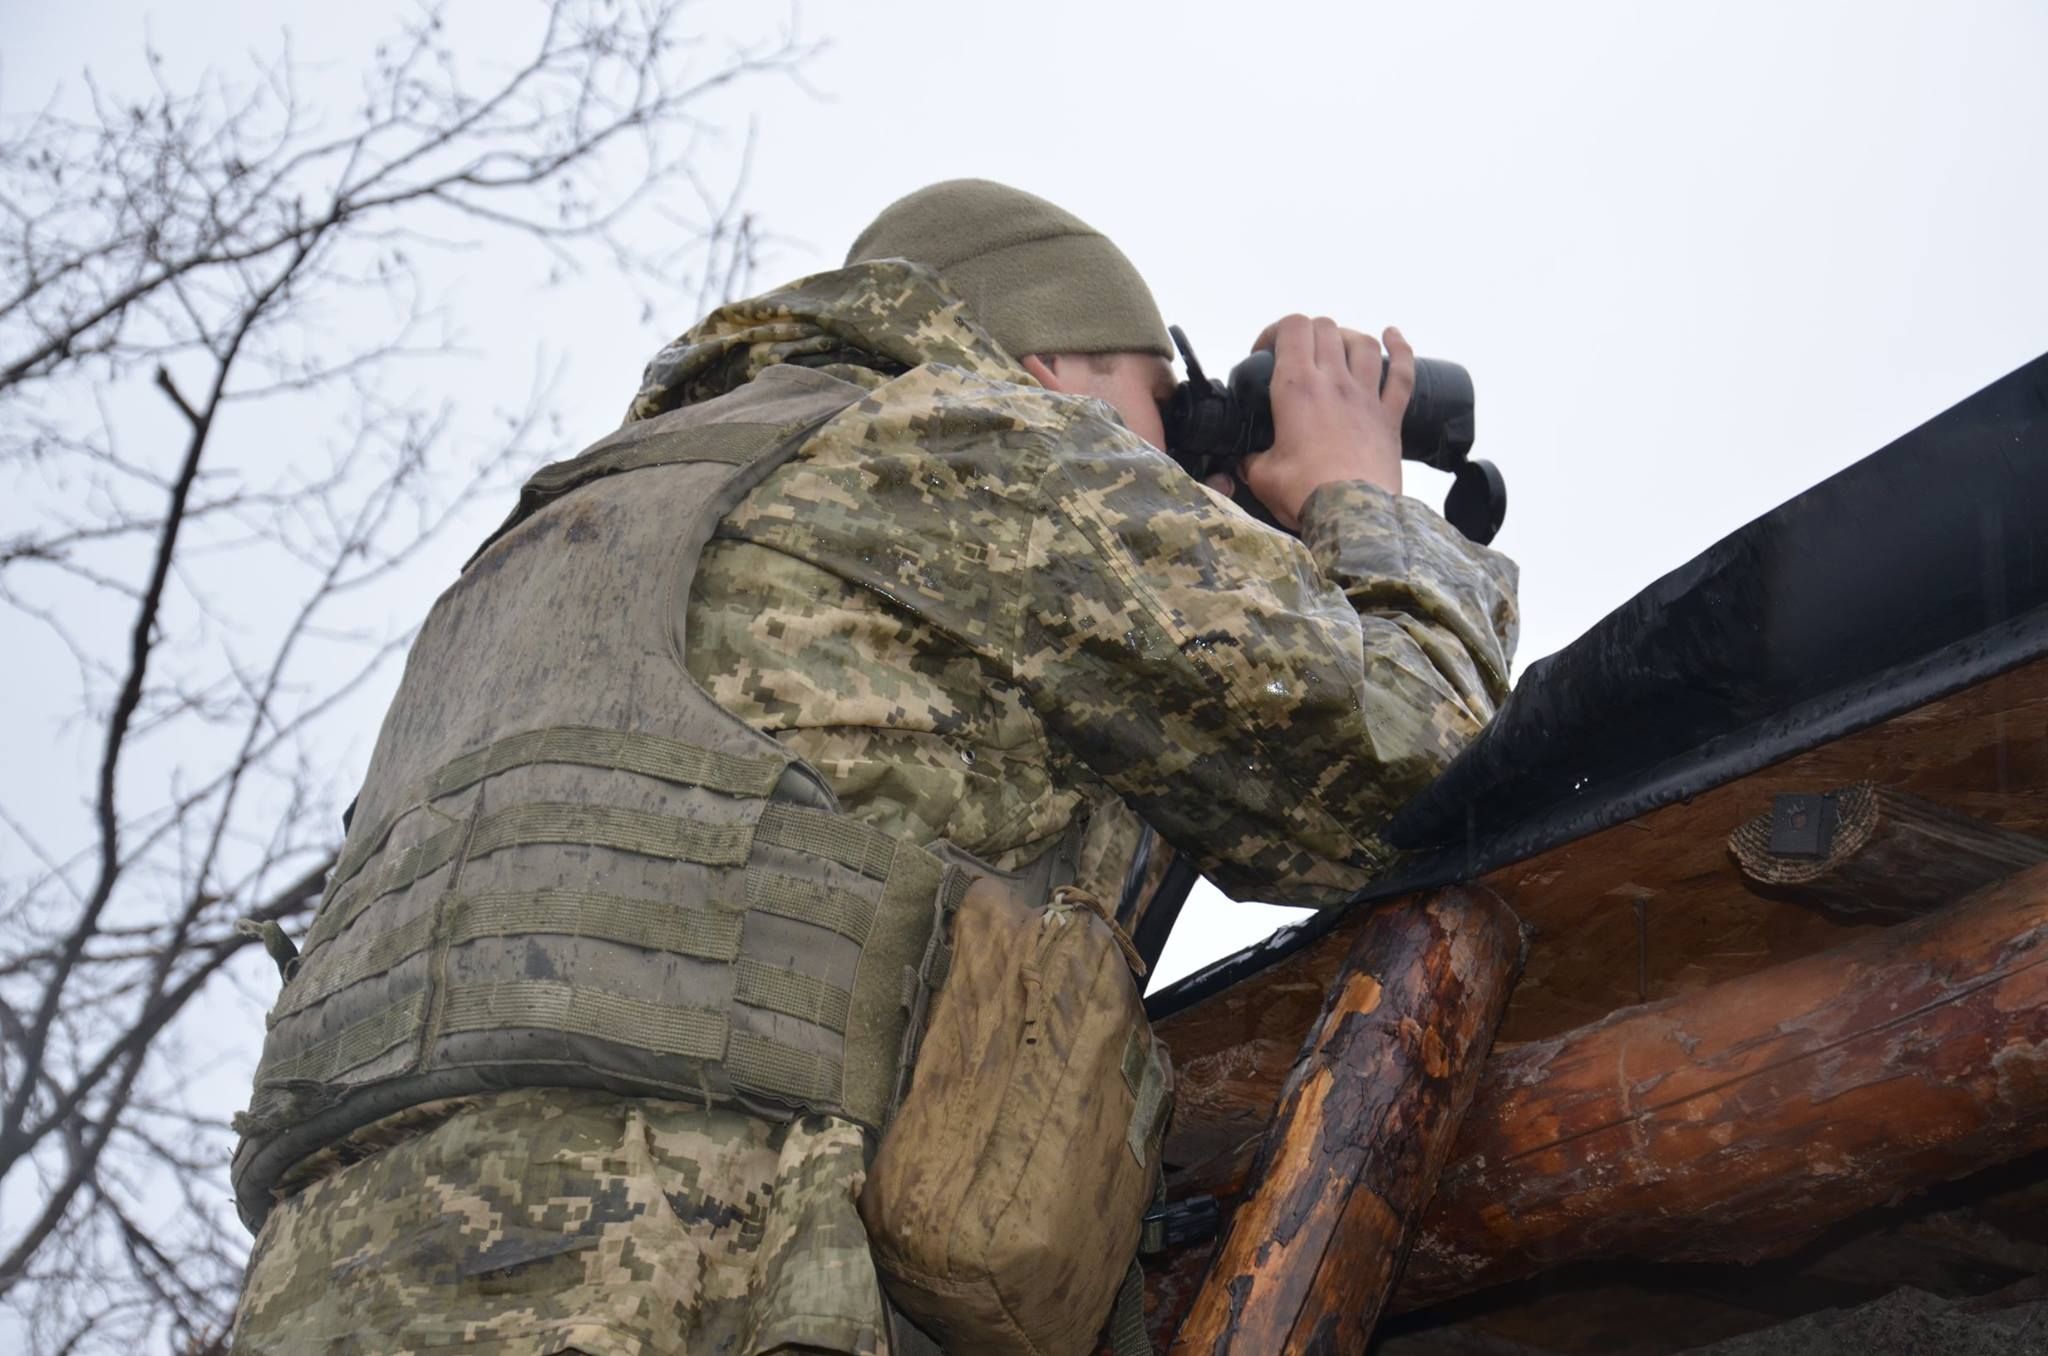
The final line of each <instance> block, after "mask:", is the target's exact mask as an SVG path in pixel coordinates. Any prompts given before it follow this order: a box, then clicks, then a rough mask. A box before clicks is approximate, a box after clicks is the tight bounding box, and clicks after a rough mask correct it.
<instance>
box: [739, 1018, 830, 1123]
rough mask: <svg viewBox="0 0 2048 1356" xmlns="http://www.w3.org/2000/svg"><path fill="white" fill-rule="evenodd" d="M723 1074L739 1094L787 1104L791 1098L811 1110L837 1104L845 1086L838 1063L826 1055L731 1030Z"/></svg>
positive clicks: (749, 1033)
mask: <svg viewBox="0 0 2048 1356" xmlns="http://www.w3.org/2000/svg"><path fill="white" fill-rule="evenodd" d="M725 1074H726V1077H727V1078H730V1079H731V1080H732V1085H733V1087H735V1088H737V1089H738V1090H739V1091H741V1092H749V1093H754V1094H756V1095H757V1096H762V1097H771V1098H774V1099H775V1100H777V1101H781V1102H787V1101H789V1100H790V1099H792V1098H794V1099H796V1100H798V1101H801V1102H803V1103H806V1104H807V1105H809V1106H813V1107H832V1106H836V1105H838V1104H839V1103H840V1100H841V1093H840V1089H841V1088H842V1086H843V1085H844V1083H845V1070H844V1067H843V1066H842V1065H841V1063H840V1062H839V1061H838V1060H836V1059H833V1058H831V1057H830V1056H829V1055H822V1054H818V1053H816V1052H815V1051H810V1050H799V1049H797V1048H796V1047H795V1046H793V1045H784V1044H783V1043H782V1042H780V1041H772V1040H769V1039H768V1038H767V1037H765V1036H756V1035H755V1034H753V1033H752V1032H750V1031H735V1032H733V1033H732V1039H731V1040H730V1041H728V1042H727V1043H726V1051H725Z"/></svg>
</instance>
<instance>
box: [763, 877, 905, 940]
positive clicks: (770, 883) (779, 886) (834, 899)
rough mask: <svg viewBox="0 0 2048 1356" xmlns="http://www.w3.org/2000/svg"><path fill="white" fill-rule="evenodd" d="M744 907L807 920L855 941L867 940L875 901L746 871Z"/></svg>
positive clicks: (801, 921) (801, 881)
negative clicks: (745, 901) (745, 903)
mask: <svg viewBox="0 0 2048 1356" xmlns="http://www.w3.org/2000/svg"><path fill="white" fill-rule="evenodd" d="M747 908H748V910H749V911H751V912H755V913H768V914H774V915H775V916H776V917H777V918H793V919H795V920H796V921H797V922H799V923H810V924H813V925H814V926H817V927H821V928H824V929H825V930H826V931H828V932H836V933H838V934H839V935H840V936H842V937H844V938H846V939H847V940H848V941H850V942H854V943H856V944H858V943H862V942H865V941H867V939H868V932H869V931H870V930H871V929H872V928H873V927H874V926H875V909H876V904H875V901H873V900H871V899H864V898H862V897H861V896H860V895H857V894H855V893H853V892H852V891H851V890H835V889H833V888H832V887H831V886H829V885H815V884H813V883H812V882H810V881H807V880H800V879H798V878H797V877H795V876H783V875H777V874H776V873H774V872H772V871H749V872H748V873H747Z"/></svg>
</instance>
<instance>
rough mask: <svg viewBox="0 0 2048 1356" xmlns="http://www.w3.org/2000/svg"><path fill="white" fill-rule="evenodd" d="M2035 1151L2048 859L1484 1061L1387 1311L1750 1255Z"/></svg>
mask: <svg viewBox="0 0 2048 1356" xmlns="http://www.w3.org/2000/svg"><path fill="white" fill-rule="evenodd" d="M2042 1148H2048V866H2039V867H2034V868H2031V869H2029V870H2027V871H2026V872H2024V873H2022V874H2019V875H2016V876H2013V877H2010V878H2008V879H2007V880H2005V881H2003V882H2001V883H1999V884H1997V885H1993V886H1991V887H1989V888H1988V889H1986V890H1983V891H1981V892H1979V893H1978V894H1976V895H1974V896H1972V897H1971V898H1970V899H1969V900H1967V901H1965V902H1964V903H1962V904H1959V905H1957V906H1956V907H1954V908H1952V909H1949V910H1946V911H1944V912H1942V913H1938V914H1933V915H1930V916H1928V917H1925V918H1922V919H1918V920H1916V921H1914V922H1911V923H1906V924H1902V925H1900V926H1898V927H1895V928H1891V929H1888V930H1885V931H1882V932H1875V933H1869V934H1866V935H1865V936H1863V937H1862V938H1861V939H1859V940H1858V941H1856V942H1853V943H1851V944H1849V945H1847V946H1844V947H1842V948H1839V949H1838V950H1835V951H1832V952H1827V953H1824V954H1822V955H1818V956H1810V957H1807V958H1805V959H1802V960H1798V961H1793V962H1791V963H1789V964H1786V965H1781V966H1778V967H1776V968H1774V969H1770V970H1764V971H1759V972H1757V973H1756V974H1753V975H1748V976H1744V977H1743V978H1740V979H1735V980H1730V981H1727V982H1726V983H1723V984H1720V985H1716V986H1715V987H1713V988H1710V989H1706V990H1702V991H1700V992H1697V993H1692V994H1687V995H1684V996H1682V997H1678V998H1673V999H1670V1000H1667V1001H1664V1002H1661V1003H1655V1004H1652V1005H1650V1006H1647V1007H1641V1008H1633V1009H1625V1010H1623V1011H1621V1012H1617V1013H1615V1014H1613V1015H1612V1016H1610V1017H1608V1018H1607V1019H1605V1020H1604V1021H1601V1022H1598V1023H1595V1024H1594V1025H1592V1026H1589V1027H1584V1028H1581V1029H1580V1030H1577V1031H1573V1032H1568V1033H1566V1034H1564V1035H1562V1036H1558V1037H1553V1038H1551V1039H1549V1040H1544V1041H1535V1042H1531V1043H1529V1044H1527V1045H1522V1046H1517V1047H1514V1048H1512V1049H1508V1050H1504V1051H1502V1052H1501V1053H1499V1054H1497V1055H1495V1056H1494V1057H1493V1059H1492V1060H1490V1061H1489V1062H1488V1064H1487V1066H1486V1070H1485V1074H1484V1078H1483V1081H1482V1084H1481V1087H1480V1090H1479V1093H1478V1095H1477V1097H1476V1098H1475V1100H1474V1102H1473V1105H1472V1110H1471V1112H1470V1114H1469V1115H1468V1117H1467V1118H1466V1120H1465V1122H1464V1125H1463V1128H1462V1129H1461V1131H1460V1133H1459V1136H1458V1141H1457V1145H1456V1147H1455V1149H1454V1151H1453V1156H1452V1160H1451V1164H1450V1166H1449V1167H1448V1168H1447V1169H1446V1170H1445V1172H1444V1173H1443V1175H1442V1179H1441V1180H1440V1182H1439V1183H1438V1185H1437V1191H1436V1195H1435V1197H1434V1198H1433V1199H1432V1200H1431V1202H1430V1204H1429V1209H1428V1211H1427V1214H1426V1216H1425V1218H1424V1221H1423V1225H1422V1229H1421V1237H1420V1238H1419V1240H1418V1242H1417V1244H1416V1247H1415V1249H1414V1251H1413V1253H1412V1254H1411V1256H1410V1257H1409V1260H1408V1266H1407V1270H1406V1272H1405V1274H1404V1275H1403V1277H1402V1279H1401V1284H1400V1289H1399V1293H1398V1295H1397V1296H1396V1299H1395V1307H1396V1308H1397V1309H1412V1308H1416V1307H1418V1306H1421V1305H1426V1304H1429V1303H1433V1302H1435V1301H1438V1300H1442V1299H1447V1298H1449V1297H1451V1296H1454V1295H1458V1294H1463V1293H1466V1292H1469V1291H1473V1290H1477V1289H1481V1288H1483V1287H1486V1286H1490V1285H1495V1284H1498V1283H1500V1282H1503V1281H1508V1280H1513V1279H1516V1278H1519V1277H1523V1276H1528V1275H1532V1274H1534V1273H1536V1272H1538V1271H1542V1270H1545V1269H1547V1268H1550V1267H1553V1266H1557V1265H1560V1264H1562V1263H1565V1262H1571V1261H1582V1260H1591V1259H1598V1258H1623V1257H1625V1258H1634V1259H1638V1260H1664V1261H1696V1262H1749V1261H1756V1260H1759V1259H1761V1258H1765V1257H1771V1256H1776V1255H1780V1254H1783V1253H1786V1252H1789V1251H1791V1250H1793V1249H1795V1248H1797V1247H1798V1246H1799V1245H1800V1244H1802V1243H1804V1242H1806V1241H1807V1240H1809V1239H1811V1238H1813V1237H1814V1236H1816V1235H1817V1234H1819V1233H1820V1232H1821V1231H1823V1230H1824V1229H1826V1228H1827V1227H1828V1226H1830V1225H1832V1224H1835V1223H1837V1222H1839V1221H1841V1220H1844V1219H1846V1218H1848V1217H1849V1216H1851V1215H1853V1214H1855V1213H1856V1212H1858V1211H1860V1210H1863V1209H1865V1208H1866V1207H1869V1206H1873V1205H1877V1204H1880V1203H1882V1202H1886V1201H1890V1200H1895V1199H1898V1198H1900V1197H1902V1196H1905V1195H1908V1194H1910V1193H1912V1192H1914V1191H1917V1190H1920V1189H1923V1188H1925V1187H1928V1186H1931V1185H1933V1184H1935V1183H1938V1182H1943V1181H1947V1180H1951V1179H1953V1178H1957V1177H1961V1176H1963V1175H1965V1174H1967V1173H1970V1172H1973V1171H1975V1170H1978V1169H1981V1168H1984V1167H1988V1166H1991V1165H1993V1164H1996V1163H2000V1162H2004V1161H2006V1160H2009V1159H2012V1158H2016V1157H2018V1156H2019V1155H2021V1154H2024V1153H2028V1152H2031V1151H2034V1150H2037V1149H2042Z"/></svg>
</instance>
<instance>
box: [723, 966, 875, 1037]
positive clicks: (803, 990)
mask: <svg viewBox="0 0 2048 1356" xmlns="http://www.w3.org/2000/svg"><path fill="white" fill-rule="evenodd" d="M733 981H734V983H733V1000H734V1001H735V1002H739V1003H745V1004H746V1005H747V1006H748V1007H751V1008H766V1009H767V1010H768V1011H770V1012H779V1013H782V1014H784V1015H785V1016H789V1017H801V1018H802V1019H803V1020H804V1021H807V1022H815V1023H817V1024H818V1025H819V1026H822V1027H826V1028H828V1029H830V1030H832V1031H834V1032H838V1033H840V1034H842V1035H843V1034H845V1031H846V1014H847V1010H848V1008H849V1007H850V1006H851V1005H852V1002H853V995H852V994H849V993H848V992H847V991H846V990H844V989H842V988H840V987H839V986H838V985H836V984H828V983H826V982H825V981H824V980H822V979H815V978H813V977H812V976H810V975H800V974H798V973H797V972H796V971H794V970H783V969H779V968H777V967H776V966H773V965H765V964H763V963H762V962H760V961H757V960H755V959H754V958H753V957H751V956H747V957H742V958H741V959H740V960H739V961H738V962H737V963H736V964H735V965H734V967H733Z"/></svg>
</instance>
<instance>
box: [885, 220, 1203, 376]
mask: <svg viewBox="0 0 2048 1356" xmlns="http://www.w3.org/2000/svg"><path fill="white" fill-rule="evenodd" d="M869 259H908V260H910V261H911V262H912V263H917V264H923V265H925V266H926V267H928V268H931V269H935V270H937V272H938V273H939V274H941V275H942V276H943V277H944V278H945V279H946V281H947V282H948V283H950V284H951V285H952V287H953V290H954V291H956V292H958V293H959V294H960V295H961V297H962V298H963V299H965V301H966V302H967V305H968V307H969V308H970V309H971V310H972V311H973V313H974V318H975V319H976V320H978V321H980V322H981V324H982V326H983V328H985V329H986V330H988V332H989V333H990V334H992V335H994V336H995V340H996V342H997V343H999V344H1001V345H1002V346H1003V348H1004V349H1005V350H1006V351H1007V352H1008V353H1009V354H1010V356H1011V357H1013V358H1021V357H1024V356H1025V355H1027V354H1032V353H1156V354H1158V355H1159V356H1160V357H1162V358H1171V357H1172V356H1173V346H1172V344H1171V343H1169V342H1168V340H1167V337H1166V325H1165V323H1164V322H1162V321H1161V320H1160V318H1159V307H1158V305H1157V304H1156V303H1154V302H1153V300H1152V292H1151V289H1149V288H1147V287H1146V286H1145V280H1144V279H1143V278H1141V277H1139V276H1138V270H1137V269H1135V268H1133V267H1132V266H1131V261H1130V260H1129V259H1126V258H1125V257H1124V252H1123V251H1122V250H1120V249H1118V248H1117V247H1116V246H1115V245H1113V244H1111V243H1110V242H1109V239H1108V237H1106V236H1104V235H1102V234H1100V233H1099V232H1097V231H1096V230H1095V229H1094V228H1092V227H1090V226H1089V225H1088V224H1087V223H1086V222H1084V221H1082V220H1080V219H1079V218H1078V217H1076V216H1074V215H1073V214H1072V213H1069V212H1064V211H1062V210H1060V209H1059V208H1057V207H1055V206H1053V205H1052V204H1051V203H1049V202H1047V201H1046V200H1045V199H1043V198H1039V197H1034V196H1033V195H1031V194H1029V193H1026V192H1023V191H1022V190H1020V189H1015V188H1009V187H1006V186H1005V185H1003V184H997V183H991V182H990V181H988V180H987V179H949V180H947V181H946V182H944V183H938V184H933V185H931V186H930V187H928V188H920V189H919V190H917V192H915V193H912V194H910V195H909V196H908V197H904V198H898V199H897V200H896V201H895V202H893V203H890V204H889V205H888V206H887V207H885V208H883V209H882V214H881V215H880V216H878V217H876V218H875V219H874V222H873V223H872V224H871V225H869V227H868V228H867V229H866V230H865V231H862V232H861V233H860V238H859V239H858V240H855V241H854V242H853V248H852V249H851V250H848V251H847V254H846V262H847V263H849V264H858V263H863V262H865V261H867V260H869Z"/></svg>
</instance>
